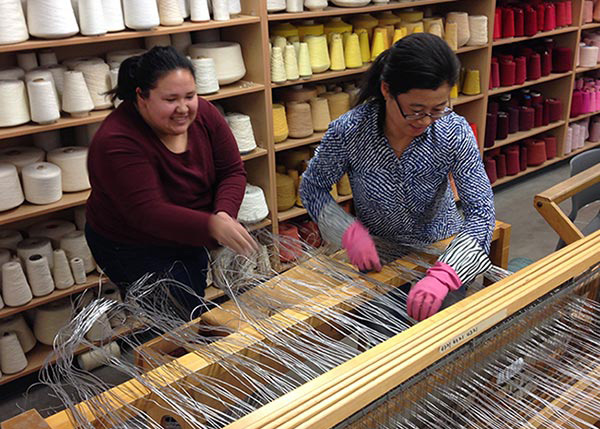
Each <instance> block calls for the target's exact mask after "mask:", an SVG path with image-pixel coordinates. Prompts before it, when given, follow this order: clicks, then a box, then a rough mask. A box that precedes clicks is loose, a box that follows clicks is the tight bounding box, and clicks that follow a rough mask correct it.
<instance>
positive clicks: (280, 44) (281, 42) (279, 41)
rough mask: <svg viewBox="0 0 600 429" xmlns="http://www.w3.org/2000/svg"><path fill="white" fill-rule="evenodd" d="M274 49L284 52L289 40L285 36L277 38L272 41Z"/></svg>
mask: <svg viewBox="0 0 600 429" xmlns="http://www.w3.org/2000/svg"><path fill="white" fill-rule="evenodd" d="M272 45H273V47H277V48H281V52H283V50H284V48H285V45H287V39H286V38H285V37H283V36H275V37H273V39H272Z"/></svg>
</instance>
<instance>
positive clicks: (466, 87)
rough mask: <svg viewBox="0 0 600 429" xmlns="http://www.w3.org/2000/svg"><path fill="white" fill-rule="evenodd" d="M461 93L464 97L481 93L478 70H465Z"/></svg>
mask: <svg viewBox="0 0 600 429" xmlns="http://www.w3.org/2000/svg"><path fill="white" fill-rule="evenodd" d="M462 92H463V94H465V95H477V94H479V93H481V85H480V83H479V70H472V69H469V70H467V72H466V74H465V81H464V83H463V87H462Z"/></svg>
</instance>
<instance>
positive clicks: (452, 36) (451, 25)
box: [444, 22, 458, 51]
mask: <svg viewBox="0 0 600 429" xmlns="http://www.w3.org/2000/svg"><path fill="white" fill-rule="evenodd" d="M444 40H445V41H446V43H447V44H448V46H450V49H452V50H453V51H456V50H457V49H458V24H457V23H456V22H446V33H445V34H444Z"/></svg>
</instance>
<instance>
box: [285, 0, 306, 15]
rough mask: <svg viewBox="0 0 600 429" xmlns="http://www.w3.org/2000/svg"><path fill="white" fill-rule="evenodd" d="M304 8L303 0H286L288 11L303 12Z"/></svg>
mask: <svg viewBox="0 0 600 429" xmlns="http://www.w3.org/2000/svg"><path fill="white" fill-rule="evenodd" d="M303 10H304V1H303V0H286V2H285V11H286V12H302V11H303Z"/></svg>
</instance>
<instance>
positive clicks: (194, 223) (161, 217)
mask: <svg viewBox="0 0 600 429" xmlns="http://www.w3.org/2000/svg"><path fill="white" fill-rule="evenodd" d="M88 171H89V176H90V182H91V185H92V193H91V195H90V198H89V199H88V201H87V209H86V216H87V222H88V223H89V224H90V226H91V227H92V229H94V231H96V232H98V233H99V234H100V235H103V236H105V237H106V238H108V239H110V240H113V241H117V242H121V243H132V244H133V243H135V244H153V245H167V246H169V245H188V246H209V247H213V246H215V245H216V243H215V241H214V240H213V239H212V238H211V237H210V236H209V233H208V219H209V217H210V216H211V214H212V213H215V212H217V211H224V212H226V213H228V214H229V215H230V216H231V217H233V218H234V219H235V218H236V217H237V212H238V210H239V207H240V204H241V202H242V198H243V196H244V190H245V186H246V172H245V170H244V165H243V163H242V160H241V157H240V153H239V150H238V147H237V144H236V142H235V138H234V137H233V134H232V133H231V131H230V129H229V126H228V125H227V123H226V122H225V119H224V118H223V117H222V116H221V114H220V113H219V111H218V110H217V109H216V108H215V107H214V106H213V105H212V104H210V103H209V102H207V101H206V100H203V99H202V98H199V99H198V115H197V117H196V120H195V121H194V122H193V123H192V125H191V126H190V128H189V130H188V148H187V150H186V151H185V152H184V153H180V154H176V153H173V152H171V151H170V150H168V149H167V148H166V147H165V146H164V145H163V144H162V143H161V141H160V140H159V139H158V137H157V136H156V134H154V132H153V131H152V129H151V128H150V127H149V126H148V124H147V123H146V122H145V121H144V120H143V118H142V117H141V116H140V114H139V113H138V111H137V109H136V108H135V106H134V105H133V104H132V103H130V102H124V103H122V104H121V105H120V106H119V107H118V108H117V109H116V110H115V111H114V112H112V113H111V114H110V115H109V116H108V117H107V118H106V119H105V120H104V122H103V123H102V126H101V127H100V128H99V129H98V131H97V132H96V135H95V136H94V139H93V140H92V143H91V146H90V150H89V155H88Z"/></svg>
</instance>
